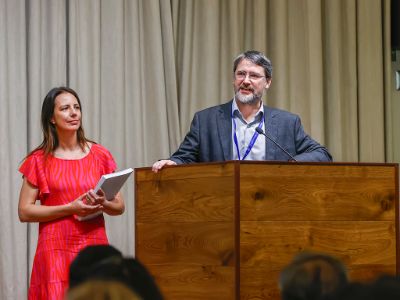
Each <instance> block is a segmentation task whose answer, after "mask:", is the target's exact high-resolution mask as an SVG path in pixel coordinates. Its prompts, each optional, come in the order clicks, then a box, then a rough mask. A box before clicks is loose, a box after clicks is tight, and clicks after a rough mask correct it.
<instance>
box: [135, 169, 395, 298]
mask: <svg viewBox="0 0 400 300" xmlns="http://www.w3.org/2000/svg"><path fill="white" fill-rule="evenodd" d="M135 192H136V195H135V200H136V203H135V205H136V212H135V215H136V228H135V232H136V236H135V238H136V245H135V249H136V257H137V258H138V259H139V260H140V261H142V262H143V263H144V264H145V265H146V266H147V267H148V268H149V270H150V272H151V273H152V274H153V275H154V276H155V278H156V281H157V283H158V284H159V285H160V288H161V290H162V292H163V294H164V296H165V298H166V299H279V298H280V295H279V287H278V278H279V272H280V270H281V269H282V268H283V267H284V266H285V265H286V264H288V263H289V262H290V261H291V259H292V258H293V256H294V255H295V254H297V253H298V252H300V251H304V250H308V251H317V252H322V253H327V254H331V255H334V256H336V257H338V258H339V259H341V260H342V261H343V262H344V263H345V264H346V266H347V268H348V271H349V274H350V278H351V279H352V280H360V281H369V280H372V279H374V278H376V277H377V276H379V275H380V274H384V273H389V274H396V272H397V271H398V270H399V267H398V256H399V254H398V253H399V252H398V251H399V250H398V248H399V247H398V241H399V239H398V218H399V212H398V210H399V204H398V201H399V195H398V193H399V190H398V166H397V164H345V163H341V164H340V163H339V164H333V163H332V164H312V163H306V164H302V163H299V164H297V163H282V164H280V163H276V162H275V163H239V162H225V163H221V164H216V163H213V164H194V165H186V166H178V167H170V168H165V169H163V170H162V171H161V172H160V173H158V174H154V173H152V172H151V170H150V169H148V168H143V169H136V170H135Z"/></svg>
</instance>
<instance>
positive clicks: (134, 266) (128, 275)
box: [69, 245, 163, 300]
mask: <svg viewBox="0 0 400 300" xmlns="http://www.w3.org/2000/svg"><path fill="white" fill-rule="evenodd" d="M92 279H97V280H114V281H119V282H122V283H124V284H126V285H127V286H128V287H130V288H131V289H132V290H133V291H134V292H135V293H136V294H138V295H139V296H140V297H141V298H143V299H144V300H146V299H149V300H150V299H151V300H161V299H163V297H162V294H161V292H160V290H159V288H158V286H157V284H156V282H155V281H154V279H153V277H152V276H151V274H150V273H149V272H148V271H147V269H146V267H145V266H144V265H142V264H141V263H140V262H139V261H138V260H137V259H134V258H130V257H127V258H125V257H123V255H122V253H121V252H120V251H119V250H117V249H116V248H114V247H113V246H111V245H93V246H87V247H86V248H84V249H83V250H82V251H81V252H79V254H78V255H77V257H76V258H75V259H74V260H73V261H72V263H71V265H70V270H69V282H70V283H69V284H70V286H69V287H70V288H74V287H76V286H78V285H80V284H81V283H83V282H86V281H87V280H92Z"/></svg>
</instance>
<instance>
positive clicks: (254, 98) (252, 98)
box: [235, 88, 262, 104]
mask: <svg viewBox="0 0 400 300" xmlns="http://www.w3.org/2000/svg"><path fill="white" fill-rule="evenodd" d="M252 92H253V93H252V94H249V95H243V94H242V93H240V88H239V89H238V91H237V92H236V93H235V98H236V99H237V100H238V101H239V102H241V103H243V104H255V103H257V102H258V101H260V100H261V97H262V92H261V93H260V94H256V93H254V90H252Z"/></svg>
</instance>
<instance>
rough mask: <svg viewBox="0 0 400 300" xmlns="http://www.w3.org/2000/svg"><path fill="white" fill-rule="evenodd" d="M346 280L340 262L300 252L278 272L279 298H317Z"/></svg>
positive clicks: (307, 299)
mask: <svg viewBox="0 0 400 300" xmlns="http://www.w3.org/2000/svg"><path fill="white" fill-rule="evenodd" d="M347 283H348V279H347V271H346V268H345V266H344V265H343V263H342V262H341V261H340V260H338V259H336V258H334V257H332V256H329V255H325V254H321V253H311V252H302V253H299V254H298V255H296V256H295V257H294V259H293V261H292V262H291V263H290V264H289V265H287V266H286V267H285V268H284V269H283V270H282V272H281V274H280V279H279V285H280V288H281V295H282V299H283V300H314V299H321V298H323V297H325V296H327V295H330V294H332V293H333V292H335V291H336V290H338V289H341V288H343V287H344V286H346V284H347Z"/></svg>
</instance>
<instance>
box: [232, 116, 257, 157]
mask: <svg viewBox="0 0 400 300" xmlns="http://www.w3.org/2000/svg"><path fill="white" fill-rule="evenodd" d="M232 121H233V127H234V130H233V141H234V142H235V146H236V152H237V155H238V159H239V160H244V159H245V158H246V157H247V155H249V153H250V151H251V149H252V148H253V146H254V144H255V143H256V140H257V138H258V136H259V134H258V132H257V131H254V134H253V137H252V138H251V140H250V143H249V145H248V146H247V149H246V152H245V153H244V155H243V158H242V159H241V158H240V151H239V142H238V138H237V136H236V122H235V118H234V117H233V114H232ZM263 122H264V117H263V116H261V121H260V124H258V126H257V127H259V128H261V126H262V125H263Z"/></svg>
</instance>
